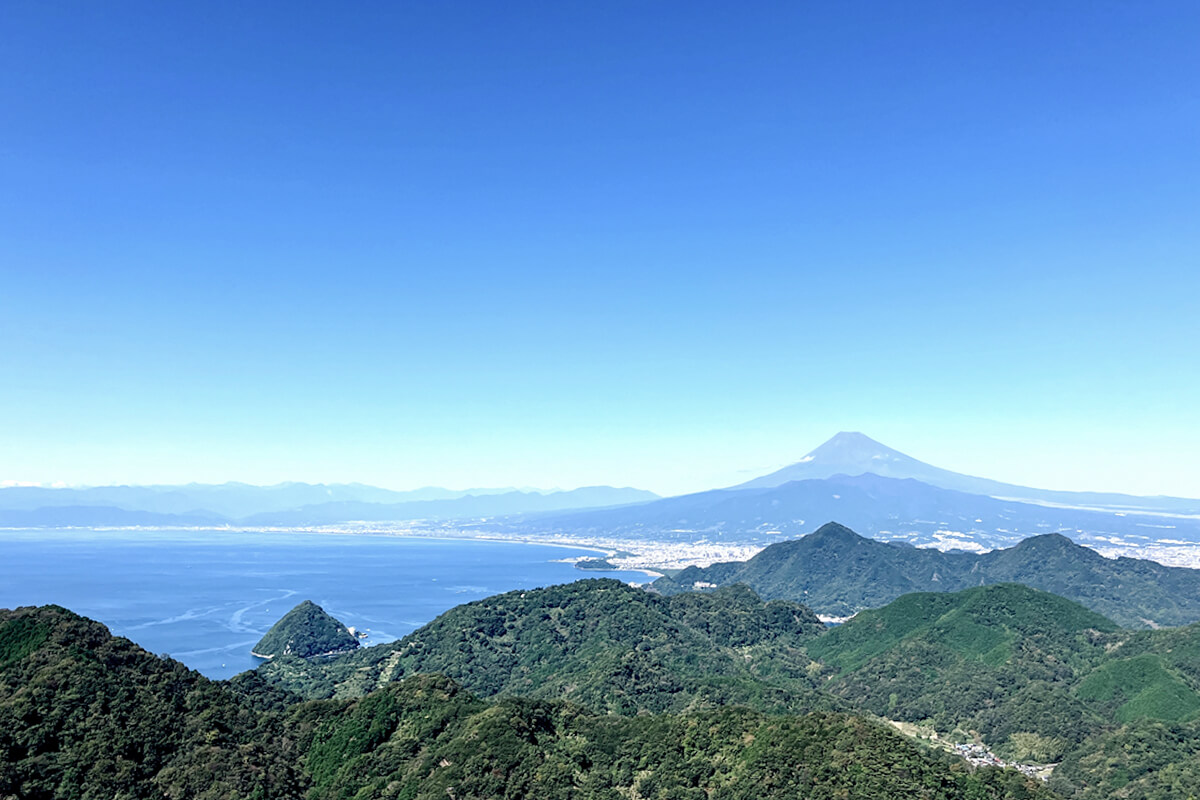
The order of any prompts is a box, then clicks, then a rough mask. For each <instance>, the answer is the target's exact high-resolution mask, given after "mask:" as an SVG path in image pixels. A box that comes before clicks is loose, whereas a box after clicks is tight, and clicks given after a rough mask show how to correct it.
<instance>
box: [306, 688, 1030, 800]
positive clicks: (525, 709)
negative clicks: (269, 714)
mask: <svg viewBox="0 0 1200 800" xmlns="http://www.w3.org/2000/svg"><path fill="white" fill-rule="evenodd" d="M294 716H295V718H296V720H297V721H298V722H299V723H303V725H304V727H305V728H306V730H307V731H308V733H307V736H306V739H305V741H306V743H307V755H306V758H305V763H306V764H307V766H308V768H309V770H310V772H311V774H312V776H313V782H314V789H313V791H312V793H311V795H310V797H311V798H312V800H334V799H335V798H336V799H337V800H342V799H344V798H371V797H403V798H409V799H410V800H435V799H436V800H442V798H446V797H454V798H501V797H504V798H537V799H538V800H557V799H558V798H563V800H566V799H567V798H575V799H578V800H587V799H589V798H604V800H618V799H619V798H630V797H633V798H646V800H651V799H652V798H653V799H655V800H750V798H755V800H759V799H761V800H770V799H771V798H780V799H781V800H782V798H795V799H796V800H800V799H801V798H803V800H834V799H835V798H838V799H840V800H889V798H895V799H896V800H900V798H904V799H905V800H935V799H940V798H945V799H946V800H949V799H950V798H964V800H966V799H967V798H970V799H971V800H1001V798H1013V800H1016V798H1025V799H1026V800H1037V798H1049V797H1050V796H1051V795H1050V794H1049V793H1048V792H1046V790H1044V789H1043V788H1042V787H1041V786H1039V785H1038V784H1037V782H1036V781H1033V780H1031V779H1028V778H1025V777H1023V776H1021V775H1019V774H1018V773H1016V772H1013V771H1011V770H1003V771H1002V770H996V769H983V770H978V771H971V770H969V769H967V768H966V765H965V763H963V762H961V761H957V760H952V759H949V758H947V757H944V756H940V755H939V754H937V753H933V752H930V751H922V750H919V749H918V748H917V746H916V745H914V744H913V743H912V742H910V741H909V740H907V739H905V738H904V737H902V736H900V735H899V734H897V733H895V732H893V731H891V730H889V729H887V728H886V727H884V726H882V725H880V724H878V723H873V722H869V721H866V720H863V719H861V718H856V717H851V716H847V715H843V714H834V713H811V714H805V715H801V716H782V717H781V716H775V717H772V716H764V715H761V714H759V713H756V712H752V711H749V710H747V709H739V708H722V709H710V710H706V711H702V712H698V713H694V714H686V715H669V714H660V715H641V716H634V717H622V716H609V715H599V716H597V715H594V714H591V713H589V712H587V711H585V710H583V709H582V708H580V707H579V706H575V705H571V704H564V703H558V702H549V703H548V702H538V701H531V700H523V699H516V698H508V699H504V700H500V701H496V702H493V703H485V702H481V701H479V700H477V699H475V698H474V697H472V696H470V695H468V694H467V693H466V692H464V691H463V690H462V689H460V688H459V687H458V686H457V685H456V684H454V683H453V682H451V681H449V680H447V679H445V678H441V677H430V676H416V677H412V678H408V679H405V680H404V681H401V682H397V683H392V684H389V685H388V686H386V687H384V688H382V689H378V690H376V691H375V692H373V693H371V694H369V695H367V696H366V697H363V698H361V699H357V700H351V701H336V700H331V701H319V702H316V703H312V704H308V705H306V706H302V707H300V708H298V709H297V710H296V712H295V715H294Z"/></svg>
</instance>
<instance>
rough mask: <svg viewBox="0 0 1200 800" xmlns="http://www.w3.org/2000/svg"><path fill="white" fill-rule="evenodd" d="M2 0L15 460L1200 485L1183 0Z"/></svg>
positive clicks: (45, 470) (7, 325) (377, 472)
mask: <svg viewBox="0 0 1200 800" xmlns="http://www.w3.org/2000/svg"><path fill="white" fill-rule="evenodd" d="M183 6H184V4H174V3H166V4H164V3H150V2H147V3H140V4H134V3H123V2H114V3H83V2H78V3H59V2H9V3H5V4H4V8H3V10H2V11H0V481H31V482H54V481H63V482H67V483H73V484H77V483H90V484H98V483H111V482H138V483H149V482H184V481H189V480H198V481H206V482H209V481H224V480H229V479H237V480H245V481H250V482H256V483H266V482H275V481H279V480H286V479H292V480H309V481H351V480H358V481H364V482H368V483H374V484H379V485H385V486H390V487H395V488H406V487H413V486H419V485H425V484H440V485H449V486H455V487H465V486H474V485H538V486H565V487H570V486H576V485H581V484H591V483H611V484H621V485H629V484H632V485H637V486H642V487H645V488H650V489H654V490H657V491H660V492H678V491H684V490H691V489H703V488H708V487H711V486H717V485H727V484H730V483H734V482H737V481H740V480H744V479H746V478H747V477H749V476H750V475H751V474H755V473H758V472H766V471H768V470H770V469H774V468H776V467H778V466H781V465H782V464H785V463H789V462H792V461H795V460H797V459H798V458H799V457H800V456H801V455H803V454H804V452H806V451H807V450H809V449H811V448H812V447H815V446H816V445H818V444H819V443H820V442H821V441H823V440H824V439H826V438H828V437H829V436H830V435H832V434H833V433H834V432H836V431H838V430H843V429H848V430H861V431H863V432H865V433H867V434H868V435H871V436H873V437H875V438H876V439H879V440H881V441H883V442H884V443H886V444H889V445H891V446H893V447H896V448H897V449H900V450H903V451H905V452H907V453H909V454H910V455H913V456H915V457H918V458H922V459H924V460H927V461H931V462H933V463H936V464H938V465H940V466H944V467H947V468H951V469H957V470H960V471H966V472H971V473H974V474H982V475H986V476H988V477H993V478H997V479H1002V480H1009V481H1014V482H1021V483H1027V484H1033V485H1038V486H1044V487H1047V488H1068V489H1109V490H1127V491H1134V492H1139V493H1158V492H1163V493H1173V494H1183V495H1190V496H1198V495H1200V458H1198V457H1197V454H1200V47H1197V41H1200V4H1197V3H1195V2H1178V3H1171V2H1152V3H1133V2H1079V3H1044V2H1023V3H1005V4H983V3H960V2H938V3H895V2H876V3H863V2H845V3H841V2H839V3H828V2H779V3H749V4H728V3H711V4H710V3H696V2H689V3H642V2H638V3H595V2H587V3H584V2H563V3H544V2H543V3H516V2H513V3H484V2H478V3H454V2H407V3H399V2H397V3H392V2H387V3H383V2H363V3H351V4H344V3H343V4H330V3H279V4H275V5H273V6H271V5H268V4H256V3H250V4H247V3H217V2H214V3H208V2H206V3H192V4H190V8H185V7H183Z"/></svg>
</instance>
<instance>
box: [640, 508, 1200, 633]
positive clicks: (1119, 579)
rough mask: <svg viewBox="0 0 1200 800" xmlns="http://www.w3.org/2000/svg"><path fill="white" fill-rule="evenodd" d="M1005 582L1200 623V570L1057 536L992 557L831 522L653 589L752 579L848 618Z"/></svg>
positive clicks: (769, 594) (1113, 611)
mask: <svg viewBox="0 0 1200 800" xmlns="http://www.w3.org/2000/svg"><path fill="white" fill-rule="evenodd" d="M1005 582H1012V583H1021V584H1024V585H1026V586H1031V587H1033V588H1035V589H1042V590H1043V591H1047V592H1053V593H1054V594H1058V595H1061V596H1063V597H1067V598H1070V599H1072V600H1075V601H1077V602H1079V603H1082V604H1083V605H1085V606H1087V607H1088V608H1090V609H1091V610H1093V611H1095V612H1097V613H1099V614H1103V615H1104V616H1106V617H1109V618H1110V619H1113V620H1115V621H1116V622H1118V623H1120V624H1121V625H1124V626H1126V627H1131V628H1145V627H1153V626H1156V625H1157V626H1176V625H1186V624H1189V623H1192V622H1195V621H1197V620H1200V570H1194V569H1186V568H1183V567H1165V566H1163V565H1161V564H1158V563H1155V562H1153V561H1144V560H1140V559H1133V558H1118V559H1108V558H1105V557H1103V556H1101V555H1100V554H1099V553H1097V552H1096V551H1094V550H1092V549H1090V548H1087V547H1083V546H1081V545H1077V544H1075V543H1074V542H1072V541H1071V540H1070V539H1067V538H1066V537H1065V536H1060V535H1058V534H1045V535H1042V536H1034V537H1031V538H1029V539H1026V540H1025V541H1023V542H1021V543H1020V544H1018V545H1016V546H1015V547H1010V548H1007V549H1004V550H993V551H991V552H989V553H983V554H976V553H963V552H948V553H944V552H941V551H938V550H933V549H926V548H914V547H910V546H907V545H902V544H897V543H890V542H879V541H876V540H874V539H867V538H865V537H862V536H859V535H858V534H857V533H855V532H854V531H852V530H850V529H849V528H846V527H844V526H842V525H839V524H837V523H835V522H831V523H828V524H826V525H823V526H821V527H820V528H819V529H817V530H816V531H815V532H813V533H811V534H809V535H807V536H804V537H802V538H800V539H794V540H791V541H786V542H779V543H777V544H774V545H771V546H770V547H767V548H766V549H764V550H763V551H762V552H760V553H758V554H757V555H756V556H754V557H753V558H751V559H750V560H748V561H744V562H728V563H721V564H713V565H712V566H710V567H703V568H701V567H689V568H687V569H685V570H683V571H681V572H680V573H678V574H677V575H675V576H673V577H664V578H660V579H658V580H657V581H655V582H654V584H653V588H654V589H655V590H656V591H659V592H662V593H663V594H676V593H679V592H685V591H690V590H692V589H694V588H696V587H697V586H698V585H699V586H704V585H705V584H711V585H716V586H724V585H728V584H733V583H744V584H746V585H747V586H750V587H751V588H752V589H754V591H755V592H757V593H758V594H759V595H760V596H761V597H763V598H765V599H786V600H795V601H797V602H802V603H804V604H805V605H807V606H809V607H810V608H812V609H813V610H814V611H816V612H817V613H819V614H828V615H831V616H849V615H851V614H854V613H856V612H858V611H861V610H863V609H867V608H877V607H879V606H882V605H884V604H885V603H889V602H891V601H892V600H895V599H896V598H897V597H900V596H901V595H904V594H908V593H910V592H953V591H958V590H960V589H966V588H969V587H972V586H982V585H987V584H992V583H1005Z"/></svg>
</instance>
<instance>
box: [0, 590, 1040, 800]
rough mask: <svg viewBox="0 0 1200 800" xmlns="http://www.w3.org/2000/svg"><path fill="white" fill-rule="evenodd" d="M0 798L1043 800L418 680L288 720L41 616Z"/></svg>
mask: <svg viewBox="0 0 1200 800" xmlns="http://www.w3.org/2000/svg"><path fill="white" fill-rule="evenodd" d="M0 764H2V765H3V767H4V768H3V769H2V770H0V797H3V798H6V800H7V798H31V799H35V800H40V799H41V798H45V799H46V800H49V799H50V798H61V797H72V798H83V799H89V800H90V798H97V799H99V798H150V797H168V798H299V797H307V798H311V799H312V800H317V799H318V798H321V799H323V798H331V799H332V798H370V797H395V798H409V799H411V800H416V799H417V798H430V799H431V800H432V798H439V800H440V798H445V797H453V798H458V799H459V800H465V798H496V797H509V798H525V797H528V798H533V797H536V798H608V799H610V800H617V799H618V798H623V797H643V798H661V799H662V800H677V799H684V798H688V799H690V798H695V799H696V800H701V799H702V798H729V800H733V799H734V798H800V797H804V798H817V799H820V798H830V800H832V799H833V798H861V799H862V800H868V798H870V799H871V800H886V799H887V798H927V799H928V800H942V799H943V798H945V800H952V799H958V798H961V799H962V800H1005V799H1008V798H1011V799H1012V800H1018V799H1019V798H1023V799H1028V800H1038V798H1048V797H1051V796H1052V795H1050V794H1049V793H1048V792H1047V791H1046V790H1045V789H1044V788H1042V787H1041V786H1039V785H1038V784H1037V782H1036V781H1034V780H1031V779H1028V778H1025V777H1024V776H1021V775H1019V774H1017V773H1015V772H1013V771H1011V770H999V769H991V768H988V769H979V770H971V769H969V768H968V767H967V765H966V764H965V763H964V762H962V761H960V760H957V759H954V758H952V757H949V756H945V755H941V754H938V753H934V752H932V751H928V750H924V749H922V748H920V747H918V745H916V744H914V743H913V742H911V741H909V740H907V739H906V738H905V737H903V736H901V735H900V734H898V733H895V732H893V731H891V730H889V729H888V728H887V727H885V726H883V725H880V724H878V723H876V722H872V721H870V720H867V719H864V718H862V717H858V716H851V715H847V714H840V713H831V712H812V713H806V714H800V715H764V714H762V713H760V712H756V711H752V710H749V709H747V708H744V707H714V708H706V709H703V710H697V711H695V712H693V713H688V714H657V715H638V716H621V715H598V714H596V713H594V712H592V711H589V710H587V709H585V708H584V707H582V706H579V705H577V704H574V703H568V702H562V701H555V702H547V701H537V700H526V699H516V698H508V699H501V700H496V701H493V702H489V701H485V700H482V699H480V698H478V697H477V696H475V695H473V694H472V693H470V692H468V691H466V690H465V689H463V688H462V687H460V686H459V685H458V684H456V683H455V682H454V681H451V680H450V679H448V678H445V677H441V676H429V675H420V676H414V677H411V678H408V679H406V680H403V681H399V682H394V683H390V684H388V685H387V686H385V687H383V688H381V689H377V690H375V691H373V692H371V693H369V694H367V695H365V696H363V697H361V698H357V699H352V700H323V701H309V702H299V701H298V698H296V697H295V696H291V695H288V694H287V693H284V692H281V691H279V690H277V689H273V688H271V687H270V686H268V685H266V684H264V683H263V682H262V681H261V680H260V679H259V678H258V677H257V676H254V675H252V674H251V675H245V676H241V677H239V678H238V679H235V680H234V681H232V682H229V683H218V682H213V681H209V680H208V679H206V678H204V677H202V676H200V675H198V674H197V673H195V672H191V671H189V670H187V669H186V668H184V667H183V666H182V665H180V664H178V663H176V662H174V661H171V660H169V659H163V658H159V657H156V656H153V655H151V654H149V653H146V652H144V651H142V650H141V649H140V648H138V647H137V646H136V645H133V644H132V643H130V642H128V641H127V640H124V639H120V638H115V637H112V636H110V635H109V634H108V633H107V631H106V629H105V628H104V627H103V626H101V625H99V624H98V623H95V622H91V621H89V620H86V619H84V618H82V617H78V616H76V615H74V614H71V613H70V612H69V611H66V610H65V609H61V608H57V607H53V606H51V607H43V608H36V609H34V608H26V609H18V610H17V611H15V612H5V613H4V615H3V617H2V618H0Z"/></svg>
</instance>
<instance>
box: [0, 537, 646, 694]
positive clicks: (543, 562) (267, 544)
mask: <svg viewBox="0 0 1200 800" xmlns="http://www.w3.org/2000/svg"><path fill="white" fill-rule="evenodd" d="M583 555H594V552H593V551H588V550H586V549H584V548H563V547H554V546H548V545H535V544H522V543H517V542H495V541H478V540H454V539H420V538H410V537H397V536H371V535H345V534H317V533H235V532H229V531H188V532H179V531H150V530H143V531H84V530H71V531H0V607H3V608H14V607H17V606H26V605H44V604H47V603H55V604H57V605H60V606H64V607H66V608H69V609H71V610H72V611H74V612H76V613H78V614H82V615H84V616H86V617H91V618H92V619H95V620H98V621H99V622H102V623H104V624H105V625H107V626H108V627H109V629H111V630H112V632H113V633H115V634H117V635H119V636H126V637H128V638H129V639H132V640H133V641H134V642H137V643H138V644H139V645H141V646H142V647H144V648H145V649H147V650H149V651H150V652H153V653H158V654H168V655H170V656H171V657H173V658H176V659H178V660H179V661H182V662H183V663H184V664H186V665H188V666H189V667H191V668H193V669H196V670H199V671H200V672H202V673H204V674H205V675H207V676H209V677H211V678H228V677H230V676H232V675H235V674H237V673H238V672H242V671H244V670H247V669H252V668H254V667H255V666H257V664H258V663H259V662H258V660H257V659H255V658H253V657H252V656H251V655H250V653H249V651H250V648H251V647H252V646H253V645H254V644H255V643H256V642H257V641H258V640H259V638H261V637H262V635H263V634H264V633H266V631H267V629H268V628H270V626H271V625H272V624H274V623H275V621H276V620H278V619H279V617H281V616H283V614H285V613H286V612H287V611H288V610H289V609H290V608H291V607H292V606H294V605H295V604H296V603H298V602H300V601H301V600H305V599H308V600H312V601H313V602H315V603H317V604H318V605H320V606H322V607H323V608H325V610H326V611H328V612H329V613H331V614H333V615H334V616H335V617H337V618H338V619H339V620H341V621H342V622H343V623H345V624H346V625H349V626H354V627H355V628H358V629H360V630H361V629H366V630H369V632H370V637H369V639H368V640H367V641H366V642H364V644H381V643H384V642H389V641H392V640H394V639H398V638H400V637H402V636H404V635H406V634H408V633H410V632H412V631H413V630H415V629H416V628H418V627H420V626H421V625H424V624H425V623H427V622H429V621H430V620H432V619H433V618H434V617H436V616H437V615H438V614H441V613H442V612H443V611H446V610H447V609H449V608H452V607H453V606H456V605H459V604H461V603H467V602H470V601H472V600H478V599H480V598H482V597H487V596H488V595H492V594H497V593H499V592H505V591H510V590H512V589H530V588H534V587H537V586H547V585H551V584H555V583H567V582H570V581H574V580H578V579H580V578H583V577H599V576H600V575H601V574H600V573H593V574H591V575H590V576H589V575H585V574H583V573H581V572H580V571H579V570H577V569H575V568H574V567H573V566H572V565H571V564H564V563H557V562H556V560H557V559H563V558H567V557H571V556H583ZM602 574H603V575H604V576H606V577H614V578H618V579H620V580H640V581H645V580H646V576H645V575H643V574H642V573H636V572H615V573H602Z"/></svg>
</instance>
